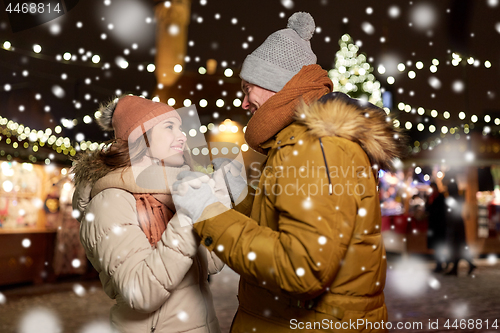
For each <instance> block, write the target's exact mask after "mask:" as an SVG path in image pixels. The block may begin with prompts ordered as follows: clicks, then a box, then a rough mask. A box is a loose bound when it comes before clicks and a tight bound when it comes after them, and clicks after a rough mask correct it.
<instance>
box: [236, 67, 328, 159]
mask: <svg viewBox="0 0 500 333" xmlns="http://www.w3.org/2000/svg"><path fill="white" fill-rule="evenodd" d="M332 89H333V83H332V80H330V78H329V77H328V73H327V72H326V71H325V70H323V69H322V68H321V67H320V66H319V65H308V66H304V67H302V69H301V70H300V72H298V73H297V74H296V75H295V76H294V77H293V78H292V79H291V80H290V81H288V83H287V84H286V85H285V86H284V87H283V89H281V90H280V91H279V92H277V93H276V94H275V95H273V96H272V97H271V98H269V99H268V100H267V101H266V102H265V103H264V104H263V105H262V106H261V107H260V108H259V109H258V110H257V111H256V112H255V113H254V115H253V116H252V118H251V119H250V121H249V122H248V124H247V129H246V132H245V140H246V142H247V144H248V145H249V146H250V147H251V148H252V149H254V150H256V151H257V152H259V153H261V154H264V155H266V154H267V150H265V149H263V148H261V147H260V145H261V144H262V143H264V142H266V141H267V140H269V139H270V138H272V137H273V136H275V135H276V134H277V133H278V132H279V131H281V130H282V129H283V128H285V127H287V126H288V125H290V124H291V123H292V122H293V121H294V111H295V108H296V107H297V106H298V105H299V103H301V102H302V101H304V102H305V103H306V104H310V103H312V102H314V101H316V100H317V99H319V98H320V97H321V96H323V95H325V94H328V93H330V92H332Z"/></svg>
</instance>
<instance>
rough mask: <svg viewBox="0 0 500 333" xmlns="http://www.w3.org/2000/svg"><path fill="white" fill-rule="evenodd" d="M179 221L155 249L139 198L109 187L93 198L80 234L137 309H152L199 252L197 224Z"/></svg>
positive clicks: (117, 288)
mask: <svg viewBox="0 0 500 333" xmlns="http://www.w3.org/2000/svg"><path fill="white" fill-rule="evenodd" d="M178 224H179V223H178V219H177V218H176V216H174V218H173V219H172V220H171V221H170V223H169V224H168V227H167V230H166V231H165V232H164V233H163V235H162V238H161V240H160V241H159V242H158V243H157V247H156V248H152V247H151V245H150V244H149V241H148V240H147V238H146V236H145V234H144V233H143V231H142V230H141V228H140V226H139V224H138V221H137V211H136V202H135V199H134V197H133V196H132V195H131V194H129V193H128V192H125V191H122V190H119V189H107V190H104V191H102V192H100V193H99V194H97V195H96V196H95V197H94V198H93V199H92V200H91V201H90V203H89V205H88V207H87V209H86V211H85V216H84V218H83V219H82V224H81V228H80V238H81V241H82V244H83V246H84V247H85V251H86V253H87V256H88V257H89V260H90V261H91V262H93V263H96V264H97V266H98V267H96V269H97V270H98V271H99V272H100V274H105V275H107V276H108V277H110V280H111V286H112V287H113V288H114V289H115V292H116V293H118V294H120V295H121V296H122V297H123V299H124V300H125V301H126V302H127V303H128V304H129V306H130V307H131V308H133V309H135V310H137V311H141V312H152V311H155V310H156V309H158V308H159V307H160V306H161V305H162V304H163V303H165V301H166V300H167V299H168V297H169V296H170V292H171V291H172V290H173V289H175V288H176V286H177V285H178V284H179V283H180V282H181V281H182V280H183V278H184V276H185V274H186V273H187V271H188V270H189V269H190V267H191V265H192V263H193V259H192V257H193V256H195V255H196V252H197V248H198V244H199V243H198V242H197V239H196V238H195V235H194V234H193V230H192V228H191V227H187V228H182V227H180V226H179V225H178ZM108 295H109V293H108Z"/></svg>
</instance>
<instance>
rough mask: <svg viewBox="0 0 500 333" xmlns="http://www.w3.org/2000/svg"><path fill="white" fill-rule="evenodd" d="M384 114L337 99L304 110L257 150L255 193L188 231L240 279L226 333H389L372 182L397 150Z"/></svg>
mask: <svg viewBox="0 0 500 333" xmlns="http://www.w3.org/2000/svg"><path fill="white" fill-rule="evenodd" d="M382 113H383V112H381V110H380V109H378V110H376V109H370V108H368V109H367V108H365V107H364V106H363V105H362V104H357V103H352V102H350V101H346V100H344V99H342V98H340V99H332V100H328V98H327V102H326V103H319V102H316V103H314V104H312V105H310V106H303V107H302V108H301V109H300V110H298V111H297V118H298V119H299V120H298V121H296V122H294V123H292V124H291V125H289V126H287V127H286V128H284V129H283V130H281V131H280V132H279V133H278V134H276V135H275V137H273V138H272V139H270V140H269V141H267V142H265V143H264V144H262V145H261V147H262V148H264V149H268V154H267V159H266V161H265V163H264V165H263V166H262V168H261V169H260V179H259V185H258V187H257V188H256V189H255V190H250V191H249V192H250V193H249V195H248V196H247V197H246V198H245V200H243V201H242V202H241V203H240V204H239V205H238V206H237V207H236V208H235V209H231V210H228V211H226V212H225V213H222V214H220V215H217V216H215V217H212V218H209V219H207V220H204V221H202V222H198V223H196V224H195V225H194V228H195V230H196V231H197V232H198V234H199V235H200V236H201V237H202V244H204V245H205V246H206V247H207V248H208V249H209V250H214V251H215V252H216V253H217V255H218V256H219V257H220V258H221V259H222V260H223V261H224V262H225V263H226V264H227V265H229V267H231V268H232V269H233V270H235V271H236V272H237V273H239V274H240V276H241V279H240V285H239V291H238V298H239V308H238V312H237V315H236V317H235V318H234V321H233V325H232V329H231V332H289V331H291V330H293V331H304V332H313V331H343V332H384V331H385V329H382V328H381V327H382V326H380V324H381V323H382V321H384V322H386V321H387V310H386V306H385V303H384V293H383V290H384V285H385V278H386V257H385V249H384V244H383V242H382V237H381V234H380V224H381V215H380V203H379V197H378V192H377V179H376V178H375V175H376V174H377V167H378V165H384V166H385V165H387V163H388V162H389V160H390V158H391V157H393V156H394V152H395V151H397V149H398V145H399V143H398V142H395V139H394V131H393V129H392V121H391V122H390V123H388V121H387V119H386V115H385V113H383V114H382ZM376 164H378V165H376ZM219 205H220V203H215V204H212V205H211V206H209V207H207V208H206V210H205V212H204V213H207V214H210V213H211V212H210V211H217V210H219V209H220V208H221V207H219ZM222 210H223V209H222ZM367 322H368V323H367ZM353 323H354V324H355V325H353ZM370 323H371V324H370ZM377 323H378V324H377ZM377 327H379V328H380V329H376V328H377Z"/></svg>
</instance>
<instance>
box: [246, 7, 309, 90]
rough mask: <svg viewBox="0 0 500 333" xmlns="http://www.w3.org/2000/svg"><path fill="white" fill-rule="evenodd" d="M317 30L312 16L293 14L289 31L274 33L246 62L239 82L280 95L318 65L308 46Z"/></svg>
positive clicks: (288, 26) (299, 13)
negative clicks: (303, 72) (292, 81)
mask: <svg viewBox="0 0 500 333" xmlns="http://www.w3.org/2000/svg"><path fill="white" fill-rule="evenodd" d="M315 29H316V25H315V23H314V19H313V17H312V16H311V14H309V13H305V12H297V13H295V14H293V15H292V16H290V18H289V19H288V25H287V28H286V29H282V30H278V31H276V32H274V33H272V34H271V35H270V36H269V37H267V39H266V40H265V41H264V43H262V44H261V45H260V46H259V47H258V48H257V49H256V50H255V51H253V52H252V53H251V54H249V55H248V56H247V57H246V58H245V61H244V62H243V66H242V68H241V73H240V78H242V79H243V80H245V81H247V82H249V83H253V84H256V85H258V86H260V87H262V88H265V89H268V90H271V91H274V92H278V91H280V90H281V89H282V88H283V87H284V86H285V84H286V83H287V82H288V81H290V79H291V78H292V77H293V76H294V75H295V74H297V73H298V72H299V71H300V70H301V69H302V67H303V66H307V65H312V64H315V63H316V55H315V54H314V53H313V51H312V49H311V43H310V42H309V40H310V39H311V38H312V36H313V34H314V30H315Z"/></svg>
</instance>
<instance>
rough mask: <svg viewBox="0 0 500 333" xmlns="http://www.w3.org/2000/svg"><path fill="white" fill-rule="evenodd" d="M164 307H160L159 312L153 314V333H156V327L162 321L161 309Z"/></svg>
mask: <svg viewBox="0 0 500 333" xmlns="http://www.w3.org/2000/svg"><path fill="white" fill-rule="evenodd" d="M162 307H163V305H162V306H160V308H159V309H158V310H156V311H155V313H153V320H152V322H151V331H150V332H151V333H154V332H155V331H156V326H158V322H159V321H160V311H161V308H162Z"/></svg>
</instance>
